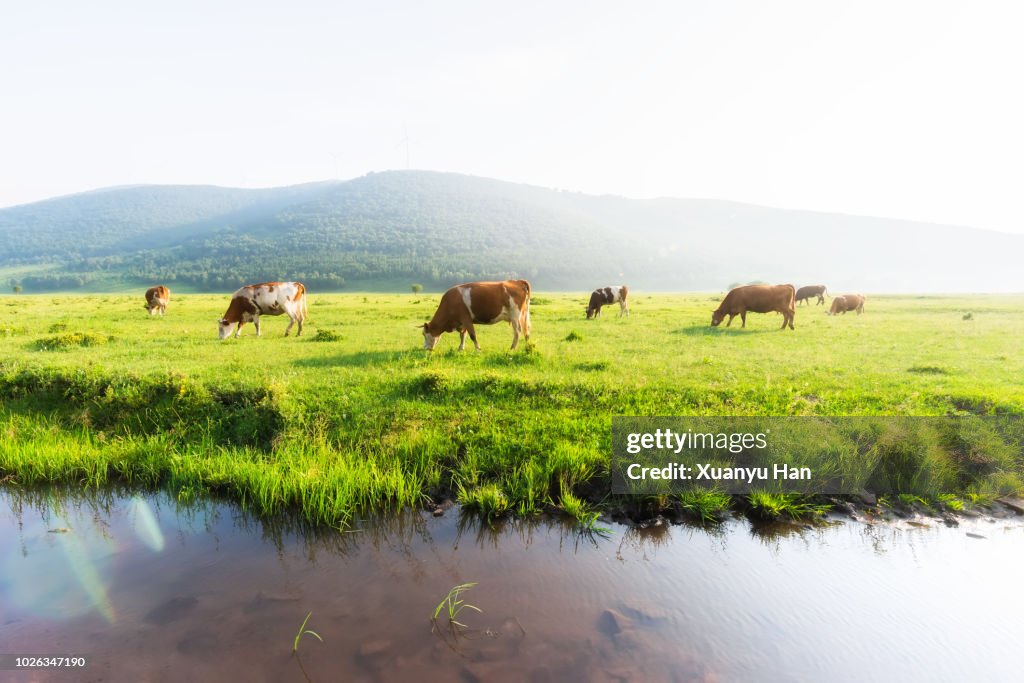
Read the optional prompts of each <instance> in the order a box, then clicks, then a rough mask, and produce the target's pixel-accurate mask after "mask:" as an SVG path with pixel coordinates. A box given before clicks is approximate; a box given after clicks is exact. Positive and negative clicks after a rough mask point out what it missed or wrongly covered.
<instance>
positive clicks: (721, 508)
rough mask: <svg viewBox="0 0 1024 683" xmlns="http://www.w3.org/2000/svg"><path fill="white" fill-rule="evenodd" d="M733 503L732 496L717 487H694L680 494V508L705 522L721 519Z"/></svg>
mask: <svg viewBox="0 0 1024 683" xmlns="http://www.w3.org/2000/svg"><path fill="white" fill-rule="evenodd" d="M731 503H732V496H730V495H729V494H727V493H723V492H721V491H718V490H716V489H693V490H690V491H683V492H682V493H680V494H679V508H680V510H682V511H683V513H684V514H686V515H689V516H691V517H694V518H695V519H698V520H700V521H701V522H703V523H705V524H708V523H713V522H719V521H721V520H722V518H723V516H724V515H725V514H726V513H727V512H728V511H729V506H730V504H731Z"/></svg>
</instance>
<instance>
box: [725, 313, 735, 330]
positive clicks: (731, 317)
mask: <svg viewBox="0 0 1024 683" xmlns="http://www.w3.org/2000/svg"><path fill="white" fill-rule="evenodd" d="M735 317H736V314H735V313H730V314H729V322H727V323H726V324H725V326H726V327H729V326H730V325H732V319H733V318H735Z"/></svg>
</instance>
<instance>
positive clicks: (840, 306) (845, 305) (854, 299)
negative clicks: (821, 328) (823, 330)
mask: <svg viewBox="0 0 1024 683" xmlns="http://www.w3.org/2000/svg"><path fill="white" fill-rule="evenodd" d="M847 311H857V315H860V314H861V313H863V312H864V295H863V294H844V295H842V296H837V297H836V298H834V299H832V310H830V311H829V312H828V314H829V315H839V314H840V313H842V314H844V315H845V314H846V312H847Z"/></svg>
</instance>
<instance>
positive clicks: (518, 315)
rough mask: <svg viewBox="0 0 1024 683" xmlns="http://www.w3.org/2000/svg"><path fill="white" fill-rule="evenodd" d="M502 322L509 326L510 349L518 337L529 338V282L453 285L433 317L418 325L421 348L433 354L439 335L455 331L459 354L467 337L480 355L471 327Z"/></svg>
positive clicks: (513, 347)
mask: <svg viewBox="0 0 1024 683" xmlns="http://www.w3.org/2000/svg"><path fill="white" fill-rule="evenodd" d="M502 320H506V321H508V322H509V324H511V325H512V349H515V348H516V345H517V344H518V343H519V335H520V333H522V334H523V335H524V336H525V337H526V338H527V339H529V338H530V283H529V282H527V281H526V280H504V281H502V282H467V283H466V284H462V285H456V286H454V287H452V288H451V289H449V290H448V291H447V292H445V293H444V294H443V295H442V296H441V303H439V304H438V306H437V310H436V311H435V312H434V317H433V318H431V319H430V320H429V321H427V322H425V323H423V324H422V325H420V327H422V328H423V348H424V349H426V350H427V351H432V350H433V349H434V347H435V346H436V345H437V340H438V339H440V338H441V335H442V334H444V333H445V332H452V331H454V330H458V332H459V338H460V342H459V351H462V350H463V349H465V348H466V335H467V334H469V338H470V339H472V340H473V345H474V346H475V347H476V350H477V351H479V350H480V344H479V343H478V342H477V340H476V329H475V328H474V327H473V325H474V324H477V325H493V324H494V323H497V322H501V321H502Z"/></svg>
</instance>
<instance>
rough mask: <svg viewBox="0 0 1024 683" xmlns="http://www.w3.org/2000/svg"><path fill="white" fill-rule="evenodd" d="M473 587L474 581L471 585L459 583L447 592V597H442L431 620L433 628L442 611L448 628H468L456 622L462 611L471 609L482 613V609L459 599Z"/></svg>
mask: <svg viewBox="0 0 1024 683" xmlns="http://www.w3.org/2000/svg"><path fill="white" fill-rule="evenodd" d="M475 585H476V582H475V581H474V582H471V583H460V584H459V585H458V586H454V587H453V588H452V589H451V590H449V591H448V595H446V596H444V598H443V599H442V600H441V602H440V603H438V605H437V608H436V609H435V610H434V616H433V617H432V618H431V621H432V622H433V624H434V625H435V626H436V625H437V618H438V617H439V616H440V615H441V612H442V611H444V612H445V613H446V615H447V616H448V626H449V628H451V627H454V626H460V627H462V628H468V627H467V626H466V625H465V624H463V623H462V622H460V621H459V620H458V616H459V613H460V612H462V610H464V609H471V610H474V611H476V612H481V613H482V612H483V610H482V609H480V608H479V607H477V606H476V605H471V604H469V603H468V602H466V601H465V600H463V599H462V597H461V596H462V594H463V593H465V592H466V591H468V590H469V589H470V588H472V587H473V586H475Z"/></svg>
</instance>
